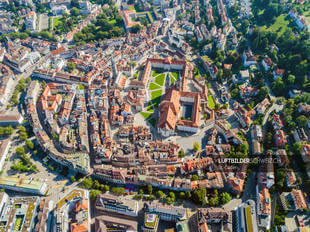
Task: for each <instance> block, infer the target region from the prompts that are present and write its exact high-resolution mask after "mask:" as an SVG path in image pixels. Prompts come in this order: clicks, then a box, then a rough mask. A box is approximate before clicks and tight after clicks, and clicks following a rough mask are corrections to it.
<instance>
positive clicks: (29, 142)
mask: <svg viewBox="0 0 310 232" xmlns="http://www.w3.org/2000/svg"><path fill="white" fill-rule="evenodd" d="M26 145H27V147H28V149H30V150H33V149H34V144H33V142H32V141H30V140H28V139H27V140H26Z"/></svg>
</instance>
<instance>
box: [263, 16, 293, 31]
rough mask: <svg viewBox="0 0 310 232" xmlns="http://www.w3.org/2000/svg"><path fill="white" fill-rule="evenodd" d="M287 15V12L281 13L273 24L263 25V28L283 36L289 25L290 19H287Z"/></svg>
mask: <svg viewBox="0 0 310 232" xmlns="http://www.w3.org/2000/svg"><path fill="white" fill-rule="evenodd" d="M285 18H286V15H285V14H281V15H279V16H278V17H277V19H276V21H275V22H274V24H272V25H271V26H269V27H268V28H267V27H266V26H263V27H261V28H262V29H264V30H266V31H272V32H275V33H277V34H278V37H279V36H281V35H282V34H283V33H284V32H285V30H286V28H287V26H288V25H289V23H290V22H289V21H288V20H286V19H285Z"/></svg>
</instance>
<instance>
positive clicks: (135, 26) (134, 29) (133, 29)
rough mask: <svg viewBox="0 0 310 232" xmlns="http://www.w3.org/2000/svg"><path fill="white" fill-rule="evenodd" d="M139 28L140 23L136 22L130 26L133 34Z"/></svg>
mask: <svg viewBox="0 0 310 232" xmlns="http://www.w3.org/2000/svg"><path fill="white" fill-rule="evenodd" d="M140 30H141V26H140V24H136V25H134V26H132V27H131V32H132V33H134V34H135V33H137V32H138V31H140Z"/></svg>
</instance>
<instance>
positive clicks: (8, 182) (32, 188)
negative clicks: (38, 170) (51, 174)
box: [0, 177, 47, 195]
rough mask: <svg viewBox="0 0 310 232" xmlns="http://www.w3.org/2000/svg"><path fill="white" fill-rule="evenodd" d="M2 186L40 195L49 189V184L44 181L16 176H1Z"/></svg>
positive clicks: (0, 183)
mask: <svg viewBox="0 0 310 232" xmlns="http://www.w3.org/2000/svg"><path fill="white" fill-rule="evenodd" d="M0 188H4V189H8V190H13V191H17V192H25V193H33V194H38V195H44V194H45V193H46V191H47V185H46V183H44V182H41V181H36V180H32V179H23V178H16V177H5V178H3V177H1V178H0Z"/></svg>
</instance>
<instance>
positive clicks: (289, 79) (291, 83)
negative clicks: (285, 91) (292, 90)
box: [287, 74, 295, 85]
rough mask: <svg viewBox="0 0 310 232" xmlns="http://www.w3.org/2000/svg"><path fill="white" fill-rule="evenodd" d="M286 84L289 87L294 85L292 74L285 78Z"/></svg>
mask: <svg viewBox="0 0 310 232" xmlns="http://www.w3.org/2000/svg"><path fill="white" fill-rule="evenodd" d="M287 83H288V84H289V85H294V83H295V76H294V75H292V74H290V75H288V77H287Z"/></svg>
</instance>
